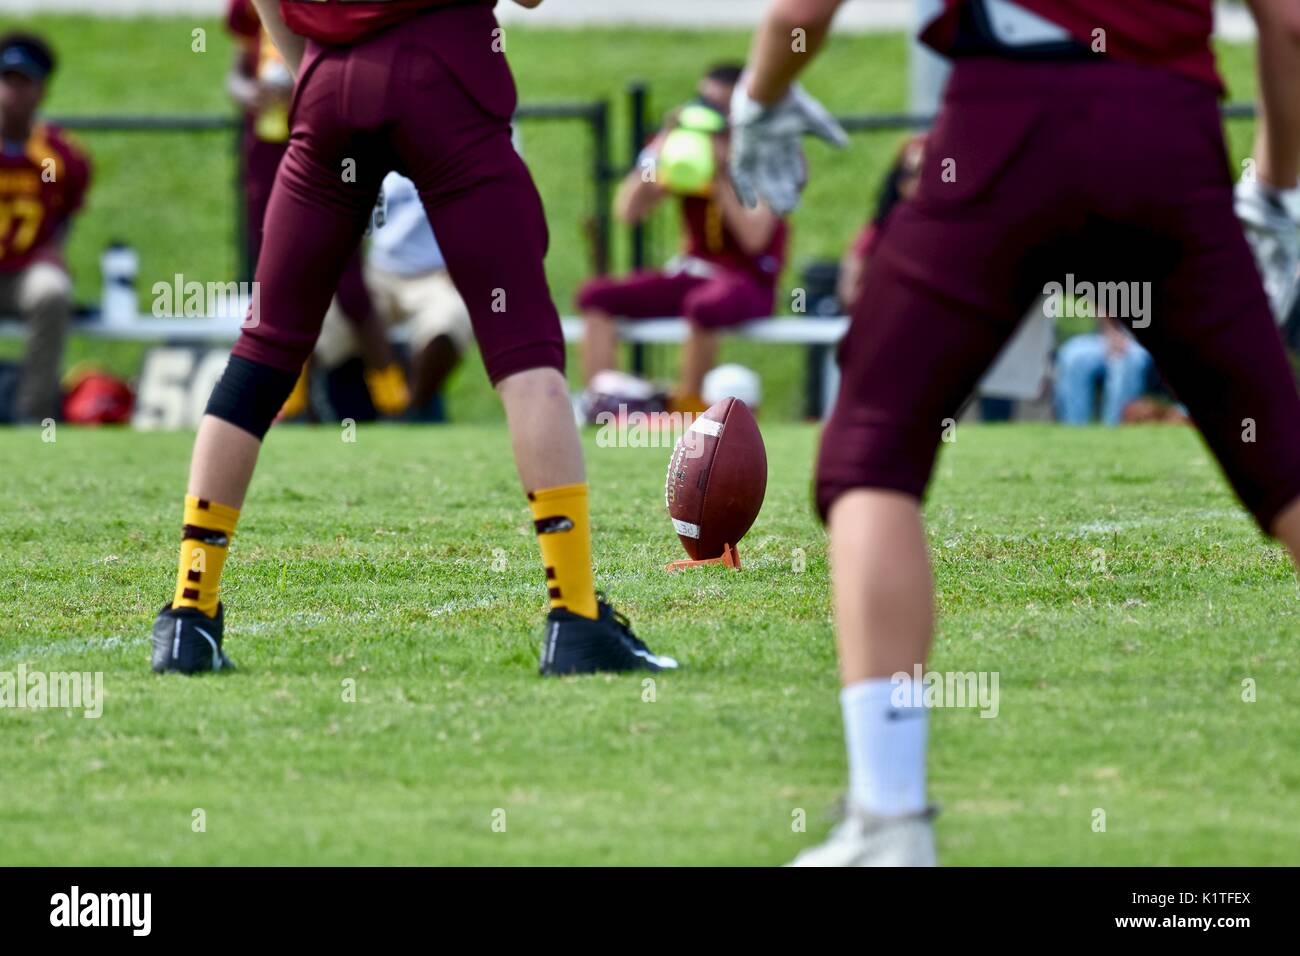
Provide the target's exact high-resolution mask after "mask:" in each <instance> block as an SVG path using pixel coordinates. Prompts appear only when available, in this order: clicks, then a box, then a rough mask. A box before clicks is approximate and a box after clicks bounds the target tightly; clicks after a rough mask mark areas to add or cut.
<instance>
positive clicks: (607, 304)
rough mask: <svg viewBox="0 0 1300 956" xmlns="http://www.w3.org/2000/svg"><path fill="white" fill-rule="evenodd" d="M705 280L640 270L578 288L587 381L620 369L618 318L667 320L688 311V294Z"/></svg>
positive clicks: (588, 382)
mask: <svg viewBox="0 0 1300 956" xmlns="http://www.w3.org/2000/svg"><path fill="white" fill-rule="evenodd" d="M704 281H705V280H703V279H700V278H697V277H695V276H691V275H687V274H686V273H672V274H669V273H664V272H651V271H646V272H637V273H634V274H632V275H630V276H626V277H624V278H618V279H616V278H612V277H609V276H599V277H597V278H595V279H591V280H589V281H588V282H587V283H586V284H585V285H583V287H582V288H581V289H579V290H578V296H577V305H578V311H579V312H581V314H582V318H583V336H582V371H583V375H584V381H585V382H586V383H587V384H590V383H591V380H592V379H593V378H594V377H595V376H596V374H597V373H598V372H603V371H605V370H606V369H614V368H618V328H617V327H616V325H615V322H616V321H617V320H618V319H643V318H645V319H654V318H658V319H664V318H672V317H673V316H678V315H681V314H682V313H683V312H684V311H685V301H686V296H687V295H688V294H690V292H691V291H692V290H693V289H695V288H697V287H699V286H700V285H702V284H703V283H704Z"/></svg>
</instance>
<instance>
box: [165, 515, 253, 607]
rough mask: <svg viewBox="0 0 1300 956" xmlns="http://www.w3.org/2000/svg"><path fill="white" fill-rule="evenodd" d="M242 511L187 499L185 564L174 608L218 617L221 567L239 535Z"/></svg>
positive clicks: (183, 543) (183, 536)
mask: <svg viewBox="0 0 1300 956" xmlns="http://www.w3.org/2000/svg"><path fill="white" fill-rule="evenodd" d="M238 520H239V509H238V508H231V507H229V506H227V505H221V504H217V503H216V502H215V501H208V500H207V499H206V498H195V497H194V496H193V495H186V496H185V528H184V530H183V531H182V532H181V564H180V570H179V571H178V572H177V573H176V597H174V598H173V599H172V607H196V608H198V609H199V610H200V611H202V612H203V613H204V614H206V615H208V617H216V615H217V601H218V598H217V592H218V590H219V589H220V587H221V568H222V567H223V566H224V565H225V563H226V552H227V551H228V550H229V549H230V536H231V535H233V534H234V533H235V522H236V521H238Z"/></svg>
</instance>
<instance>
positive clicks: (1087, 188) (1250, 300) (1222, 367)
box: [817, 59, 1300, 530]
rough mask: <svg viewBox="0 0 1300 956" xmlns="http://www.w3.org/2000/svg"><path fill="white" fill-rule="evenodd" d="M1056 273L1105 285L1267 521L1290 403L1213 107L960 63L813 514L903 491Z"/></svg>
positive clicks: (1155, 72)
mask: <svg viewBox="0 0 1300 956" xmlns="http://www.w3.org/2000/svg"><path fill="white" fill-rule="evenodd" d="M1071 275H1073V277H1074V282H1075V284H1076V285H1077V284H1079V283H1082V282H1091V283H1119V284H1120V286H1118V287H1115V288H1117V289H1120V290H1122V291H1121V292H1120V293H1117V294H1116V296H1114V297H1111V298H1110V300H1109V301H1111V302H1112V303H1114V302H1118V303H1120V304H1121V306H1123V301H1124V299H1123V296H1124V295H1128V296H1129V301H1128V308H1127V312H1125V311H1124V309H1123V308H1121V310H1120V311H1121V312H1122V313H1123V314H1117V315H1115V316H1114V317H1115V318H1116V319H1117V321H1119V322H1121V323H1122V324H1125V325H1128V326H1129V327H1130V328H1132V330H1133V332H1134V334H1135V335H1136V336H1137V338H1138V340H1139V341H1140V342H1141V343H1142V344H1143V345H1144V346H1145V347H1146V348H1147V349H1148V350H1149V351H1150V352H1151V354H1152V356H1153V357H1154V358H1155V361H1156V364H1157V366H1158V368H1159V370H1160V372H1161V374H1162V375H1163V376H1164V378H1165V380H1166V381H1167V382H1168V383H1169V385H1170V386H1171V387H1172V388H1173V389H1174V391H1175V392H1176V393H1177V395H1178V398H1179V399H1180V400H1181V401H1182V402H1183V403H1185V404H1186V406H1187V408H1188V410H1189V412H1190V413H1191V416H1192V418H1193V420H1194V421H1195V422H1196V424H1197V426H1198V427H1199V428H1200V430H1201V432H1202V434H1203V435H1204V436H1205V439H1206V441H1207V442H1208V444H1209V446H1210V448H1211V449H1212V450H1213V452H1214V454H1215V456H1216V457H1217V458H1218V460H1219V462H1220V464H1221V465H1222V466H1223V469H1224V471H1225V472H1226V473H1227V476H1228V479H1229V481H1230V482H1231V484H1232V486H1233V488H1234V489H1235V490H1236V492H1237V494H1238V496H1240V498H1241V500H1242V501H1243V502H1244V503H1245V505H1246V507H1247V508H1249V509H1250V511H1251V512H1252V513H1253V514H1254V516H1255V518H1256V519H1257V520H1258V521H1259V523H1260V525H1261V526H1262V527H1264V528H1265V529H1266V530H1267V529H1268V527H1269V526H1270V524H1271V522H1272V520H1273V518H1274V517H1276V515H1277V513H1278V512H1279V511H1280V510H1281V509H1282V508H1283V507H1284V506H1285V505H1287V504H1288V503H1289V502H1290V501H1292V500H1293V499H1294V498H1295V497H1296V496H1297V494H1300V397H1298V396H1297V393H1296V386H1295V381H1294V378H1293V377H1292V374H1291V370H1290V368H1289V365H1288V362H1287V359H1286V356H1285V354H1284V351H1283V347H1282V343H1281V339H1280V337H1279V335H1278V332H1277V330H1276V328H1275V326H1274V324H1273V320H1272V317H1271V315H1270V312H1269V307H1268V302H1267V300H1266V298H1265V295H1264V291H1263V288H1262V286H1261V284H1260V279H1259V275H1258V273H1257V272H1256V269H1255V265H1254V262H1253V260H1252V258H1251V254H1250V251H1249V249H1248V247H1247V245H1246V241H1245V239H1244V237H1243V234H1242V230H1241V226H1240V225H1239V224H1238V223H1237V220H1236V218H1235V216H1234V215H1233V209H1232V182H1231V176H1230V172H1229V166H1228V160H1227V156H1226V153H1225V148H1224V143H1223V134H1222V128H1221V121H1220V117H1219V111H1218V103H1217V100H1216V98H1215V94H1214V91H1213V90H1212V89H1210V88H1209V87H1208V86H1205V85H1203V84H1199V83H1196V82H1195V81H1192V80H1189V79H1185V78H1182V77H1180V76H1178V75H1176V74H1173V73H1170V72H1166V71H1163V70H1159V69H1154V68H1149V67H1136V66H1128V65H1122V64H1116V63H1111V62H1105V63H1098V62H1085V63H1047V64H1038V63H1015V62H1010V61H1003V60H992V59H979V60H964V61H962V60H959V61H958V62H957V65H956V68H955V70H954V72H953V75H952V79H951V82H950V85H949V88H948V92H947V96H946V100H945V104H944V108H943V110H942V112H941V114H940V116H939V119H938V122H937V124H936V126H935V129H934V131H933V133H932V135H931V137H930V140H929V144H928V146H927V151H926V159H925V165H924V168H923V170H922V177H921V182H920V185H919V189H918V192H917V196H916V198H915V200H914V201H912V202H910V203H906V204H904V205H902V206H900V207H899V209H898V210H897V212H896V214H895V216H894V217H893V219H892V220H891V222H890V224H889V227H888V230H887V231H886V233H885V235H884V236H883V237H882V240H881V244H880V247H879V250H878V252H877V254H876V256H875V257H874V258H873V260H872V262H871V264H870V267H869V271H868V275H867V277H866V282H865V284H864V290H863V295H862V297H861V299H860V300H859V304H858V306H857V308H856V309H855V311H854V315H853V320H852V323H851V326H850V329H849V332H848V334H847V336H846V337H845V339H844V341H843V343H842V344H841V346H840V364H841V367H842V373H843V377H842V384H841V387H840V394H839V397H838V399H837V400H836V404H835V408H834V410H833V412H832V415H831V419H830V421H829V423H828V425H827V427H826V431H825V434H824V435H823V438H822V445H821V454H820V457H819V460H818V467H817V504H818V509H819V511H820V512H821V514H822V516H823V518H824V517H825V516H826V513H827V511H828V509H829V508H830V505H831V503H832V502H833V501H834V500H835V498H836V497H837V496H839V495H840V494H842V493H844V492H845V491H847V490H849V489H852V488H885V489H893V490H898V491H902V492H905V493H907V494H911V495H915V496H917V497H918V498H919V497H920V496H921V495H922V494H923V492H924V490H925V487H926V484H927V483H928V481H929V476H930V472H931V470H932V468H933V464H934V458H935V453H936V449H937V448H938V445H939V442H940V439H941V437H942V434H943V431H944V429H945V423H946V421H947V420H948V419H952V418H955V417H956V416H957V414H958V412H959V410H960V408H961V405H962V403H963V402H964V401H965V399H966V398H967V397H968V396H969V395H970V394H971V393H972V391H973V390H974V388H975V386H976V383H977V382H978V381H979V378H980V376H981V374H982V373H983V372H984V370H985V369H986V368H987V367H988V365H989V364H990V363H991V362H992V360H993V359H994V358H995V357H996V355H997V353H998V351H999V349H1000V348H1001V347H1002V345H1003V344H1004V343H1005V342H1006V340H1007V339H1008V338H1009V337H1010V336H1011V335H1012V333H1013V332H1014V331H1015V328H1016V326H1017V325H1018V324H1019V322H1020V319H1021V318H1022V317H1023V316H1024V314H1025V312H1026V310H1027V309H1028V308H1029V307H1030V306H1031V305H1032V304H1033V303H1034V302H1035V300H1036V299H1037V297H1038V296H1039V295H1040V294H1041V293H1042V292H1043V291H1044V289H1045V288H1046V287H1047V286H1048V285H1049V283H1060V284H1061V285H1067V284H1068V281H1069V277H1070V276H1071ZM1144 283H1149V285H1144ZM1146 290H1149V297H1147V295H1146ZM1106 301H1107V298H1106V296H1103V297H1102V303H1103V305H1104V304H1105V302H1106ZM1139 304H1141V305H1142V306H1144V308H1143V310H1142V311H1144V312H1145V315H1139V314H1137V312H1138V309H1137V308H1136V307H1137V306H1138V305H1139Z"/></svg>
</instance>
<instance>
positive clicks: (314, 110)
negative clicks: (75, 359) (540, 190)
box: [153, 0, 676, 674]
mask: <svg viewBox="0 0 1300 956" xmlns="http://www.w3.org/2000/svg"><path fill="white" fill-rule="evenodd" d="M256 5H257V10H258V13H259V14H260V15H261V19H262V22H263V23H264V24H265V25H266V27H267V29H268V31H269V32H270V34H271V37H272V39H273V40H274V41H275V44H276V46H277V47H278V48H279V49H280V52H281V53H282V54H283V56H284V58H285V61H286V62H287V64H288V65H289V67H290V69H291V70H293V71H294V72H295V74H296V77H297V81H296V85H295V89H294V94H293V100H292V105H291V106H290V111H289V127H290V135H289V147H288V150H287V151H286V152H285V155H284V158H283V159H282V160H281V162H280V165H279V167H278V170H277V172H276V179H275V185H274V186H273V187H272V190H271V197H270V201H269V204H268V206H267V211H266V218H265V220H264V223H263V239H262V249H261V254H260V256H259V258H258V263H257V272H256V279H255V281H256V282H257V283H258V290H259V293H260V308H259V309H258V311H257V312H256V313H255V314H250V315H249V317H248V320H247V321H246V322H245V325H244V330H243V333H242V334H241V335H240V338H239V340H238V341H237V342H236V344H235V348H234V352H233V354H232V356H231V359H230V363H229V364H228V365H227V367H226V370H225V372H224V374H223V375H222V378H221V380H220V381H219V382H218V383H217V385H216V387H215V388H214V389H213V392H212V397H211V399H210V400H209V403H208V407H207V414H206V415H205V416H204V418H203V421H202V423H201V424H200V426H199V432H198V436H197V438H196V440H195V445H194V456H193V459H192V462H191V466H190V479H189V489H188V492H189V493H188V495H187V496H186V500H185V512H184V530H183V532H182V539H183V541H182V545H181V555H180V567H179V571H178V574H177V583H176V591H175V596H174V597H173V599H172V601H171V602H169V603H168V604H167V605H166V606H165V607H164V608H163V609H162V611H161V612H160V613H159V615H158V618H157V620H156V622H155V624H154V630H153V667H154V669H155V670H157V671H181V672H184V673H192V672H195V671H203V670H214V669H219V668H223V667H225V666H227V664H228V661H227V659H226V657H225V654H224V652H223V650H222V648H221V642H222V630H223V620H224V614H223V608H222V606H221V603H220V597H219V593H218V588H219V583H220V575H221V571H222V566H223V565H224V563H225V560H226V553H227V550H228V548H229V544H230V537H231V535H232V534H233V533H234V530H235V523H236V520H237V519H238V517H239V511H240V508H241V507H242V506H243V503H244V494H245V492H246V491H247V488H248V483H249V480H250V479H251V478H252V474H253V468H254V466H255V464H256V462H257V455H258V451H259V450H260V448H261V444H262V439H263V438H264V436H265V435H266V432H267V430H268V428H269V427H270V424H271V421H272V419H273V418H274V417H275V414H276V412H277V411H278V410H279V408H280V406H281V405H282V404H283V403H284V400H285V397H286V396H287V395H288V394H289V390H290V389H291V388H292V387H293V384H294V381H295V380H296V378H297V377H298V370H299V369H300V368H302V364H303V362H304V361H305V360H306V358H307V356H308V355H309V354H310V352H311V350H312V347H313V346H314V345H315V343H316V339H317V337H318V335H319V333H320V328H321V322H322V320H323V318H324V315H325V310H326V308H327V306H328V305H329V299H330V296H331V295H332V294H333V290H334V288H335V286H336V285H337V284H338V278H339V276H340V274H341V273H342V272H343V270H344V268H345V267H346V266H347V263H348V260H349V259H350V258H351V257H352V256H353V255H354V254H355V252H356V249H357V245H358V243H359V242H360V240H361V237H362V234H363V232H364V230H365V228H366V224H367V222H368V221H369V218H370V214H371V209H372V207H373V206H374V204H375V197H376V195H377V194H378V192H379V188H380V183H381V181H382V180H383V178H384V177H385V176H386V175H387V174H388V172H389V171H391V170H396V171H398V172H400V173H402V174H404V175H405V176H407V177H408V178H410V179H411V180H412V181H413V182H414V183H415V184H416V187H417V188H418V190H419V193H420V199H421V201H422V202H423V204H424V208H425V211H426V212H427V214H428V216H429V220H430V225H431V226H432V227H433V230H434V232H435V233H436V234H437V236H438V238H439V241H440V243H441V247H442V251H443V254H444V257H445V259H446V262H447V268H448V270H449V272H450V273H451V277H452V280H453V282H454V283H455V285H456V288H457V289H459V290H460V292H461V295H462V296H463V298H464V300H465V305H466V307H467V308H468V309H469V313H470V321H471V323H472V325H473V327H474V333H475V336H476V338H477V339H478V344H479V350H480V353H481V354H482V357H483V362H484V365H485V366H486V368H487V373H488V376H489V377H490V379H491V380H492V383H493V385H495V387H496V389H497V392H498V394H500V396H501V400H502V402H503V404H504V405H505V411H506V418H507V422H508V425H509V431H510V439H511V444H512V447H513V449H514V454H515V462H516V465H517V467H518V470H519V476H520V479H521V481H522V483H523V486H524V490H525V491H526V492H527V494H528V500H529V503H530V507H531V509H532V512H533V518H534V522H533V524H534V528H535V530H536V532H537V536H538V542H539V544H540V547H541V552H542V565H543V567H544V568H545V580H546V588H547V592H548V594H549V597H550V604H551V610H550V613H549V615H548V617H547V622H546V630H545V635H544V639H543V646H542V657H541V672H542V673H543V674H565V673H582V672H591V671H598V670H604V671H623V670H635V669H648V670H659V669H661V668H664V667H673V666H676V664H675V662H674V661H672V660H671V659H670V658H662V657H657V656H655V655H654V654H651V653H650V651H649V650H648V649H647V648H646V646H645V644H644V643H642V642H641V641H640V640H639V639H638V638H637V637H636V636H635V635H634V634H633V633H632V630H631V628H630V626H629V625H628V622H627V619H626V618H625V617H623V616H622V615H621V614H618V613H616V612H615V611H614V610H613V608H611V607H610V605H609V604H607V603H606V602H605V601H604V600H602V599H600V598H598V596H597V594H596V592H595V588H594V586H593V582H592V566H591V539H590V522H589V517H588V506H587V484H586V477H585V475H584V466H583V460H582V449H581V446H580V444H579V441H578V432H577V428H576V426H575V425H574V421H573V413H572V410H571V408H570V405H569V396H568V389H567V386H566V384H565V379H564V372H563V369H564V341H563V337H562V335H561V332H560V320H559V315H558V314H557V312H556V310H555V305H554V304H553V303H552V301H551V296H550V291H549V289H548V288H547V284H546V274H545V272H544V270H543V267H542V258H543V256H544V255H545V252H546V245H547V227H546V220H545V218H544V216H543V213H542V204H541V199H540V198H539V196H538V195H537V190H536V188H535V187H534V186H533V181H532V177H531V176H530V175H529V173H528V169H527V167H526V166H525V165H524V163H523V160H522V159H520V157H519V154H518V153H517V152H515V149H514V146H513V145H512V143H511V141H510V120H511V116H512V115H513V113H514V110H515V104H516V93H515V84H514V78H513V77H512V76H511V73H510V67H509V66H508V65H507V63H506V58H505V55H504V47H505V44H504V40H503V34H502V31H501V28H500V27H499V26H498V25H497V22H496V18H495V17H494V16H493V14H492V9H491V8H492V5H493V4H492V3H491V2H478V3H467V2H461V3H456V4H450V5H449V4H448V3H446V2H445V0H391V2H377V0H283V2H282V3H280V4H279V6H278V7H277V5H276V3H275V2H274V0H256ZM523 5H524V6H535V5H536V4H535V3H532V2H528V3H524V4H523ZM452 464H453V463H451V462H449V465H452ZM538 579H539V583H540V581H541V579H542V574H541V573H540V572H539V574H538ZM293 636H294V635H293V634H287V635H286V637H288V638H290V639H292V637H293Z"/></svg>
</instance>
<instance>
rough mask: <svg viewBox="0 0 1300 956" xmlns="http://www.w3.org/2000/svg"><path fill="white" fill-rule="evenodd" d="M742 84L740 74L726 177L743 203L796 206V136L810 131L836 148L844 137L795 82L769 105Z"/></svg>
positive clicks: (799, 148)
mask: <svg viewBox="0 0 1300 956" xmlns="http://www.w3.org/2000/svg"><path fill="white" fill-rule="evenodd" d="M747 86H748V83H747V77H745V76H742V77H741V78H740V82H739V83H737V84H736V92H735V93H734V94H733V95H732V97H731V181H732V183H734V184H735V187H736V195H738V196H739V197H740V201H741V202H743V203H744V204H745V205H746V206H749V207H751V208H752V207H754V206H757V205H758V203H759V201H760V200H761V201H763V202H765V203H767V205H768V206H769V207H771V209H772V211H773V212H776V213H780V214H784V213H787V212H790V211H791V210H793V209H794V208H795V207H796V206H797V205H799V193H800V192H802V190H803V187H804V185H805V184H806V183H807V182H808V163H807V160H805V159H804V154H803V144H802V143H801V140H802V138H803V137H804V136H816V137H817V138H818V139H820V140H824V141H825V142H827V143H830V144H831V145H832V146H834V147H836V148H838V149H842V148H844V147H845V146H847V145H848V142H849V137H848V134H847V133H845V132H844V129H843V127H841V126H840V124H839V123H837V122H836V121H835V117H833V116H831V114H830V112H829V111H828V110H827V109H826V107H824V106H822V105H821V104H820V103H818V102H817V101H816V100H815V99H813V98H812V97H811V96H809V95H808V93H807V92H805V91H804V89H803V87H801V86H800V85H799V84H798V83H793V84H791V85H790V92H789V93H787V94H786V95H785V98H784V99H782V100H780V101H778V102H776V103H773V104H772V105H771V106H764V105H763V104H762V103H757V102H755V101H754V100H752V99H750V98H749V93H748V91H747V90H746V87H747Z"/></svg>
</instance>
